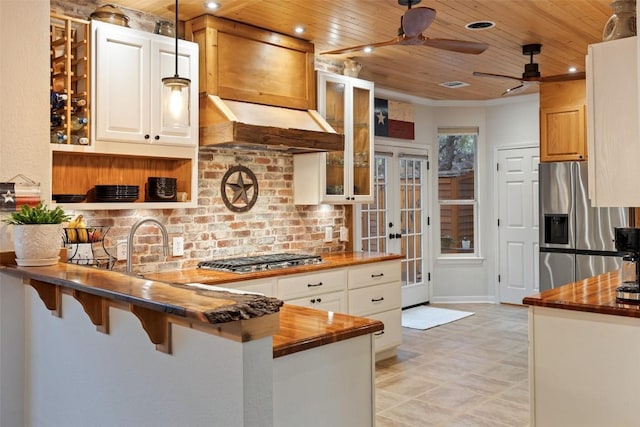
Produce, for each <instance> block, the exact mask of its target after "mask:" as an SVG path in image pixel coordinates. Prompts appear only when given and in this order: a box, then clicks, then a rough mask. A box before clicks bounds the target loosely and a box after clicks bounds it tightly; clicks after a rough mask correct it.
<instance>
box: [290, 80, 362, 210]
mask: <svg viewBox="0 0 640 427" xmlns="http://www.w3.org/2000/svg"><path fill="white" fill-rule="evenodd" d="M317 76H318V112H319V113H320V114H321V115H322V116H323V117H324V118H325V119H326V120H327V122H329V124H330V125H331V126H332V127H333V128H334V130H335V131H336V132H338V133H341V134H344V151H336V152H327V153H311V154H297V155H295V156H294V159H293V161H294V203H296V204H318V203H333V204H350V203H371V202H373V172H372V167H371V166H372V162H373V140H374V139H373V90H374V85H373V83H372V82H369V81H366V80H361V79H356V78H353V77H347V76H342V75H339V74H331V73H325V72H321V71H319V72H318V74H317Z"/></svg>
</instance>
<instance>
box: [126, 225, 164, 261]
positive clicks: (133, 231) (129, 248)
mask: <svg viewBox="0 0 640 427" xmlns="http://www.w3.org/2000/svg"><path fill="white" fill-rule="evenodd" d="M145 222H153V223H154V224H156V225H157V226H158V228H160V231H161V232H162V248H163V249H164V256H169V235H168V234H167V229H166V228H165V226H164V225H163V224H162V223H161V222H160V221H158V220H157V219H155V218H142V219H141V220H139V221H138V222H136V223H135V224H133V227H131V231H130V232H129V240H127V273H131V254H132V253H133V236H134V234H136V230H138V228H139V227H140V226H141V225H142V224H144V223H145Z"/></svg>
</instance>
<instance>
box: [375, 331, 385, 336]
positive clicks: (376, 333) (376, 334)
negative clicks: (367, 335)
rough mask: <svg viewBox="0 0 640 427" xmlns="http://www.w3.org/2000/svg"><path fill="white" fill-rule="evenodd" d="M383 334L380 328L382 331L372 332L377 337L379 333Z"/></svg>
mask: <svg viewBox="0 0 640 427" xmlns="http://www.w3.org/2000/svg"><path fill="white" fill-rule="evenodd" d="M383 334H384V330H382V331H380V332H374V333H373V335H375V336H378V337H379V336H380V335H383Z"/></svg>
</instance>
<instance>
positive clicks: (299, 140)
mask: <svg viewBox="0 0 640 427" xmlns="http://www.w3.org/2000/svg"><path fill="white" fill-rule="evenodd" d="M203 98H204V99H203ZM203 98H201V99H200V109H201V110H200V111H201V113H200V114H201V118H202V116H203V115H205V116H206V123H207V124H202V125H201V126H200V148H222V147H225V148H234V149H247V150H273V151H281V152H287V153H292V154H299V153H311V152H318V151H343V150H344V135H341V134H338V133H336V132H335V130H334V129H333V128H332V127H331V125H329V123H327V121H326V120H324V118H323V117H322V116H321V115H320V114H319V113H318V112H317V111H315V110H295V109H291V108H283V107H274V106H270V105H260V104H252V103H248V102H240V101H230V100H223V99H221V98H220V97H218V96H216V95H204V96H203ZM203 104H205V105H203ZM203 107H204V110H205V111H203Z"/></svg>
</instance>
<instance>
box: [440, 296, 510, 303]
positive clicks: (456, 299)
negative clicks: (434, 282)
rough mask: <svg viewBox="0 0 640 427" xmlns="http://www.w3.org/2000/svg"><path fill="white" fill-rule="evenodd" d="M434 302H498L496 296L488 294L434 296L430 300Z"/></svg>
mask: <svg viewBox="0 0 640 427" xmlns="http://www.w3.org/2000/svg"><path fill="white" fill-rule="evenodd" d="M429 302H430V303H432V304H464V303H466V304H469V303H480V304H497V303H498V301H496V299H495V297H490V296H486V295H482V296H475V297H474V296H459V297H454V296H451V297H436V296H432V297H431V299H430V301H429Z"/></svg>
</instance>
